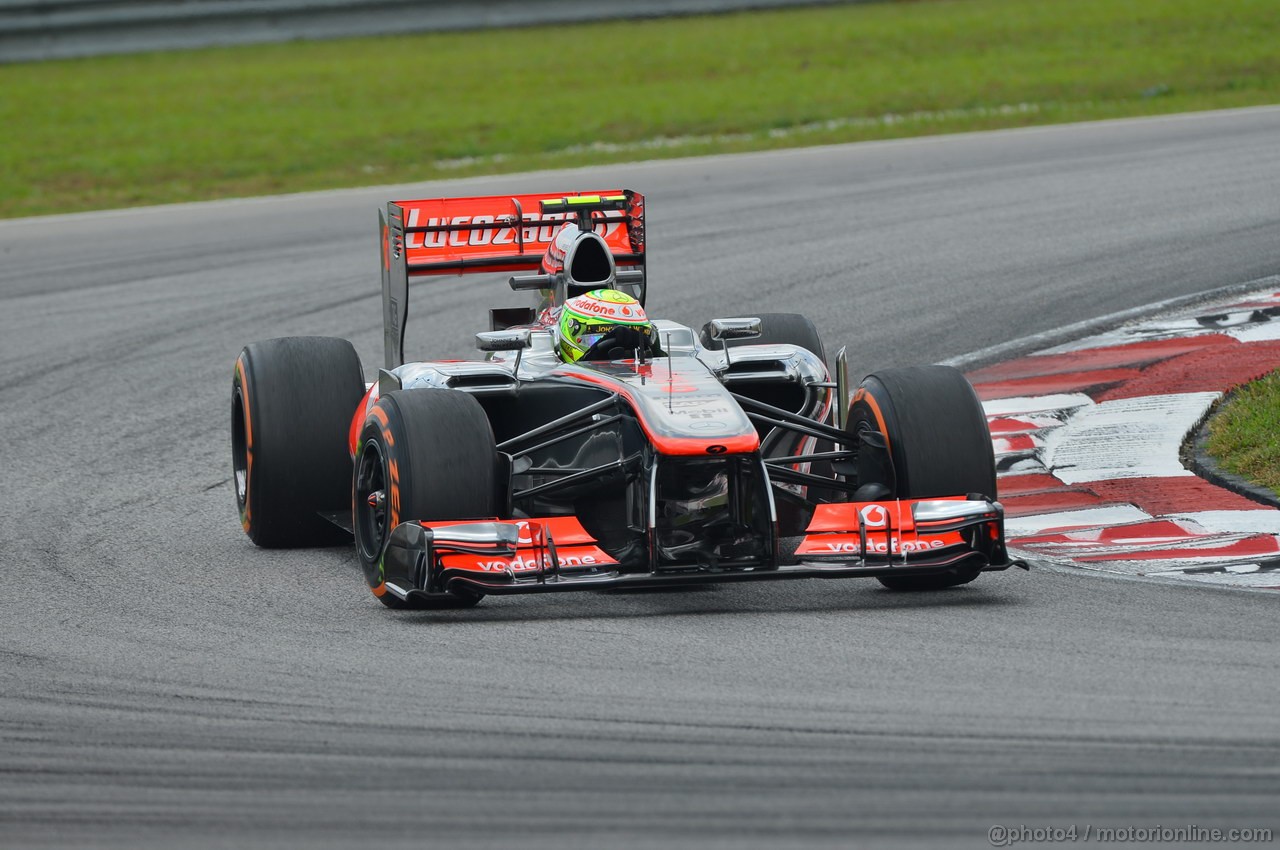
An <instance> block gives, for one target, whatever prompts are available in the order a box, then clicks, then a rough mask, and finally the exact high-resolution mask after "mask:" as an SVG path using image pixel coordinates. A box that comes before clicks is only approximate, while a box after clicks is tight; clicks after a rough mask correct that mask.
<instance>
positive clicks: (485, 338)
mask: <svg viewBox="0 0 1280 850" xmlns="http://www.w3.org/2000/svg"><path fill="white" fill-rule="evenodd" d="M528 347H529V329H528V328H512V329H509V330H502V331H481V332H480V333H478V334H476V348H478V349H480V350H481V351H523V350H524V349H526V348H528Z"/></svg>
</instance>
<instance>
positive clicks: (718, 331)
mask: <svg viewBox="0 0 1280 850" xmlns="http://www.w3.org/2000/svg"><path fill="white" fill-rule="evenodd" d="M709 324H710V325H711V338H712V339H714V340H718V341H720V342H724V341H725V340H730V339H755V338H756V337H758V336H760V320H759V319H757V318H749V319H712V320H711V321H710V322H709Z"/></svg>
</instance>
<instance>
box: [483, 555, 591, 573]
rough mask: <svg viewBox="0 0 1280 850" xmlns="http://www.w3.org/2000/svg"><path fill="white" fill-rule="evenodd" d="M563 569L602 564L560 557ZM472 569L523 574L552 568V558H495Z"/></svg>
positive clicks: (587, 558)
mask: <svg viewBox="0 0 1280 850" xmlns="http://www.w3.org/2000/svg"><path fill="white" fill-rule="evenodd" d="M559 559H560V566H561V567H591V566H596V565H598V564H601V563H602V562H601V561H599V560H597V559H596V558H595V556H593V555H560V556H559ZM467 566H469V567H470V568H471V569H477V570H483V571H485V572H499V573H500V572H506V571H507V570H515V571H516V572H522V571H526V570H537V569H539V568H541V567H542V566H545V567H546V568H547V569H550V568H551V558H550V557H549V556H546V555H543V556H542V557H538V558H534V557H525V556H523V555H514V556H512V557H510V558H494V559H492V560H487V561H486V560H476V561H473V562H472V563H471V564H469V565H467Z"/></svg>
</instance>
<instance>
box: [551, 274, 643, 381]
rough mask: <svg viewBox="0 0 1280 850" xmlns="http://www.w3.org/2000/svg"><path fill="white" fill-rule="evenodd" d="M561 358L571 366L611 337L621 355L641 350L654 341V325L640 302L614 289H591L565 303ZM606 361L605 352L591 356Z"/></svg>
mask: <svg viewBox="0 0 1280 850" xmlns="http://www.w3.org/2000/svg"><path fill="white" fill-rule="evenodd" d="M557 327H558V330H559V335H560V343H559V345H560V356H561V357H563V358H564V360H565V362H567V363H573V362H575V361H577V360H581V359H582V356H583V355H584V354H586V353H587V352H588V351H590V350H591V347H592V346H594V345H595V344H596V343H597V342H599V341H600V340H602V339H605V338H609V337H612V338H614V339H615V341H616V342H617V345H616V346H612V345H611V346H609V350H610V351H612V350H613V349H614V348H621V349H623V350H624V351H626V350H631V349H635V348H640V347H641V346H642V345H644V344H646V343H648V342H649V341H650V340H651V339H652V338H653V325H651V324H649V319H648V318H647V317H646V316H645V314H644V308H643V307H641V306H640V302H639V301H637V300H636V299H634V298H632V297H631V296H630V295H628V294H627V293H625V292H619V291H618V290H616V289H593V290H592V291H590V292H588V293H587V294H586V295H578V296H575V297H573V298H570V299H569V300H568V301H566V302H564V307H563V308H562V309H561V310H560V322H559V324H558V326H557ZM592 356H593V357H596V356H599V357H608V356H609V352H608V351H599V350H597V351H596V352H593V353H592Z"/></svg>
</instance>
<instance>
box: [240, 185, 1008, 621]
mask: <svg viewBox="0 0 1280 850" xmlns="http://www.w3.org/2000/svg"><path fill="white" fill-rule="evenodd" d="M379 219H380V235H381V251H380V253H381V260H382V296H383V298H382V302H383V319H384V340H385V342H384V359H385V363H384V368H382V369H379V370H378V374H377V379H376V380H375V381H373V382H372V383H371V384H366V382H365V376H364V372H363V370H362V368H361V364H360V359H359V357H358V356H357V354H356V351H355V349H354V348H353V347H352V345H351V343H349V342H348V341H346V340H341V339H330V338H321V337H294V338H284V339H272V340H267V341H264V342H257V343H253V344H250V345H248V346H246V347H245V349H244V350H243V351H242V352H241V354H240V356H239V358H238V359H237V360H236V364H235V375H234V383H233V390H232V416H231V423H232V454H233V460H234V471H235V491H236V503H237V505H238V507H239V510H240V518H241V521H242V524H243V526H244V529H245V531H246V532H247V533H248V535H249V537H250V538H251V539H252V540H253V542H254V543H256V544H258V545H259V546H266V547H285V546H315V545H320V544H326V543H331V542H334V541H335V540H343V539H346V540H350V538H351V537H354V539H355V548H356V552H357V557H358V559H359V561H360V564H361V566H362V568H363V570H364V573H365V577H366V579H367V580H368V583H369V586H370V587H371V588H372V590H373V593H374V595H375V596H377V597H378V598H379V599H380V600H382V601H383V602H384V603H385V604H387V605H389V606H391V607H459V606H467V605H472V604H474V603H475V602H477V601H478V600H480V599H481V598H482V597H483V596H485V595H486V594H514V593H536V592H548V591H568V590H587V589H593V588H616V587H646V586H656V585H689V584H701V583H707V582H730V581H756V580H774V579H789V578H851V577H859V576H867V577H874V578H877V579H879V580H880V582H881V583H883V584H884V585H885V586H887V587H889V588H893V589H901V590H928V589H938V588H945V587H951V586H953V585H959V584H963V583H965V582H968V581H971V580H973V579H974V578H975V577H976V576H977V575H978V574H979V573H981V572H982V571H984V570H1001V569H1005V568H1007V567H1009V566H1011V565H1013V564H1014V563H1015V562H1011V561H1010V559H1009V556H1008V553H1007V552H1006V549H1005V541H1004V532H1003V510H1002V508H1001V506H1000V504H999V502H997V501H996V500H995V496H996V477H995V466H994V462H993V457H992V444H991V439H990V435H989V433H988V430H987V424H986V418H985V417H984V415H983V411H982V407H981V405H980V404H979V402H978V399H977V396H976V395H975V394H974V391H973V388H972V387H971V386H970V385H969V383H968V382H967V381H966V380H965V378H964V376H963V375H961V374H960V373H959V372H957V371H956V370H954V369H950V368H946V367H942V366H921V367H913V368H900V369H885V370H883V371H879V372H875V373H873V374H871V375H869V376H868V377H867V378H865V379H864V380H863V381H862V382H861V383H860V385H859V386H858V387H856V389H855V388H850V387H849V386H848V380H847V377H846V376H847V374H848V367H847V364H846V359H845V352H844V349H841V350H840V352H839V353H838V354H837V355H836V357H835V368H834V370H830V371H829V370H828V367H827V362H826V355H825V351H824V348H823V344H822V341H821V339H820V338H819V335H818V333H817V331H816V329H815V328H814V325H813V323H812V322H810V321H809V320H808V319H806V318H805V317H803V316H800V315H795V314H788V313H765V314H760V315H756V316H747V317H741V316H739V317H728V318H722V319H714V320H712V321H710V322H708V323H707V324H706V325H704V326H702V327H701V328H700V330H697V331H695V330H694V329H693V328H692V327H690V326H687V325H683V324H680V323H677V322H672V321H664V320H655V321H653V322H652V324H651V326H650V331H651V335H652V337H654V339H653V340H652V344H650V342H648V341H647V339H648V338H646V341H645V342H644V343H643V344H639V343H632V344H631V346H632V347H630V348H627V349H623V348H617V347H615V348H612V349H608V348H607V346H606V348H605V349H602V350H603V351H604V355H603V356H601V355H599V354H597V355H596V356H591V357H583V358H582V359H580V360H576V361H574V362H566V361H565V360H564V359H562V357H561V356H560V354H559V349H558V345H557V334H558V333H559V330H558V328H557V326H556V318H557V315H558V314H559V313H560V311H561V310H562V309H563V306H564V304H565V302H566V300H567V299H570V298H574V297H575V296H577V295H580V294H583V293H587V292H590V291H594V290H611V291H612V290H616V291H619V292H622V293H626V294H628V295H631V296H633V297H634V299H635V301H634V302H632V301H631V300H630V299H623V298H618V299H617V300H619V301H626V302H627V303H636V302H638V303H639V304H640V305H643V303H644V301H645V294H646V287H647V276H646V272H645V231H644V198H643V196H642V195H640V194H638V193H636V192H632V191H628V190H618V191H608V192H601V193H590V194H587V193H576V194H551V195H516V196H495V197H475V198H453V199H437V200H425V201H397V202H393V203H390V204H388V206H387V209H386V213H385V215H383V214H380V215H379ZM471 272H475V273H490V274H492V273H503V274H511V275H514V276H512V277H510V284H511V287H512V289H514V290H518V291H527V292H529V293H530V294H531V296H532V301H533V303H532V304H531V305H529V306H523V307H513V308H501V309H495V310H491V311H490V323H489V324H490V327H489V330H487V331H484V332H481V333H478V334H477V338H476V340H477V348H478V349H479V350H480V351H481V352H483V353H484V355H483V358H482V359H475V360H467V361H458V360H439V361H423V362H409V363H406V362H405V358H404V339H405V320H406V317H407V315H408V298H409V281H410V279H412V278H418V277H421V276H430V275H443V274H466V273H471ZM595 350H596V349H595V348H593V351H595ZM851 389H853V391H852V392H850V390H851Z"/></svg>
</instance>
